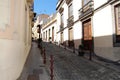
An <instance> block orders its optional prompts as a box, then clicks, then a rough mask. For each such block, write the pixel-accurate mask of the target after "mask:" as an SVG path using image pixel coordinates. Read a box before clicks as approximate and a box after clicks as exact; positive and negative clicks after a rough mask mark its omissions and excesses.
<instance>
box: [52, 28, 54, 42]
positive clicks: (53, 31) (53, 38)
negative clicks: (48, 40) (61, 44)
mask: <svg viewBox="0 0 120 80" xmlns="http://www.w3.org/2000/svg"><path fill="white" fill-rule="evenodd" d="M52 41H54V27H52Z"/></svg>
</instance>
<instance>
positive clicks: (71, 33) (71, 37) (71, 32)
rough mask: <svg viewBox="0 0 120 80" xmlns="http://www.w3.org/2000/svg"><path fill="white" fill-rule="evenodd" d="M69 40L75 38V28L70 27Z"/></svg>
mask: <svg viewBox="0 0 120 80" xmlns="http://www.w3.org/2000/svg"><path fill="white" fill-rule="evenodd" d="M69 40H70V41H72V40H73V29H72V28H70V29H69Z"/></svg>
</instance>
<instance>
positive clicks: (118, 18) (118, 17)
mask: <svg viewBox="0 0 120 80" xmlns="http://www.w3.org/2000/svg"><path fill="white" fill-rule="evenodd" d="M115 24H116V25H115V30H116V31H115V43H120V4H119V5H117V6H115Z"/></svg>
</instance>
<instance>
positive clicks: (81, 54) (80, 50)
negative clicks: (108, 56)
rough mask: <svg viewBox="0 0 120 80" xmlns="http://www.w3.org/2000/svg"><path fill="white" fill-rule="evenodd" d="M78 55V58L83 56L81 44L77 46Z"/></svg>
mask: <svg viewBox="0 0 120 80" xmlns="http://www.w3.org/2000/svg"><path fill="white" fill-rule="evenodd" d="M78 53H79V54H78V55H79V56H84V46H83V44H81V45H79V48H78Z"/></svg>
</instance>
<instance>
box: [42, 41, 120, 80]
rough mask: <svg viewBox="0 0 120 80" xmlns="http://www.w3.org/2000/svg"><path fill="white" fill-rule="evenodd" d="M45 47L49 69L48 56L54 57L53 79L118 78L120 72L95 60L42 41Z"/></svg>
mask: <svg viewBox="0 0 120 80" xmlns="http://www.w3.org/2000/svg"><path fill="white" fill-rule="evenodd" d="M43 45H44V47H45V49H46V55H47V64H46V66H47V67H48V71H49V65H50V62H49V57H50V55H53V57H54V80H120V72H119V71H117V70H115V69H112V68H110V67H108V66H105V65H102V64H101V63H97V62H95V61H89V60H88V59H85V58H83V57H79V56H78V55H76V54H74V53H72V52H71V51H68V50H65V49H64V48H61V47H58V46H56V45H55V44H50V43H43Z"/></svg>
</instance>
